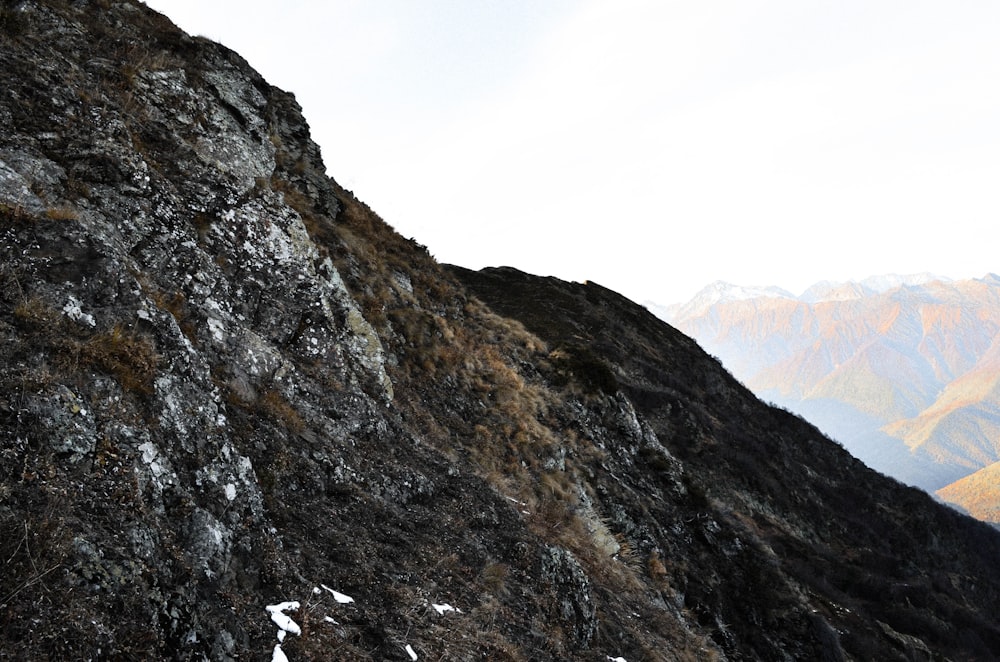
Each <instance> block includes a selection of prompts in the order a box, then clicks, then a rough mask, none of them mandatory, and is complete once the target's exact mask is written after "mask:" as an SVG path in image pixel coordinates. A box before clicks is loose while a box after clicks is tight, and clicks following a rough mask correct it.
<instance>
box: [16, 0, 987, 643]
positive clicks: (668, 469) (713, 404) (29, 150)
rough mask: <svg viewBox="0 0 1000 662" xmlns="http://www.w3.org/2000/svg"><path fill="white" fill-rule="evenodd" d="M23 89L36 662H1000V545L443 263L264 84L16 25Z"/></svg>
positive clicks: (23, 396)
mask: <svg viewBox="0 0 1000 662" xmlns="http://www.w3.org/2000/svg"><path fill="white" fill-rule="evenodd" d="M0 80H2V86H0V342H2V346H3V354H2V356H3V359H2V362H0V658H3V659H23V660H28V659H30V660H35V659H38V660H45V659H51V660H75V659H81V660H82V659H120V660H126V659H128V660H135V659H176V660H196V659H212V660H233V659H282V658H283V656H287V658H288V659H291V660H310V659H311V660H328V659H341V660H365V659H371V660H412V659H452V660H478V659H488V660H528V659H530V660H594V661H601V662H603V661H605V660H607V659H608V658H609V657H610V658H612V659H616V658H624V659H626V660H630V661H631V662H635V661H636V660H677V659H680V660H683V659H688V660H703V659H720V660H721V659H731V660H737V659H810V660H823V659H827V660H841V659H884V660H894V659H897V660H905V659H946V658H950V659H990V658H991V656H993V655H994V654H995V653H996V652H997V651H1000V627H998V626H997V624H996V622H995V619H994V617H995V614H997V613H1000V571H998V570H997V569H996V566H995V559H996V558H998V555H1000V536H998V535H997V532H995V531H994V530H992V529H990V528H989V527H986V526H984V525H982V524H980V523H978V522H975V521H974V520H972V519H970V518H967V517H963V516H961V515H958V514H956V513H953V512H952V511H950V510H947V509H945V508H942V507H939V506H938V505H936V504H934V503H933V502H932V501H931V500H930V499H929V498H928V497H927V496H926V495H925V494H923V493H921V492H918V491H916V490H913V489H909V488H905V487H903V486H901V485H899V484H898V483H895V482H894V481H891V480H888V479H886V478H884V477H882V476H879V475H877V474H874V473H872V472H870V471H868V470H867V469H865V468H864V467H863V466H861V465H860V464H859V463H858V462H857V461H855V460H853V459H852V458H851V457H850V456H849V455H848V454H847V453H846V452H844V451H843V450H842V449H840V448H839V447H838V446H837V445H835V444H833V443H832V442H830V441H829V440H827V439H826V438H824V437H823V436H822V435H821V434H820V433H819V432H818V431H817V430H815V428H813V427H811V426H809V425H808V424H806V423H805V422H804V421H802V420H801V419H799V418H796V417H794V416H792V415H790V414H788V413H787V412H783V411H781V410H776V409H773V408H770V407H767V406H765V405H763V404H762V403H760V402H759V401H757V400H756V399H755V398H754V397H753V396H752V395H751V394H750V393H749V392H747V391H746V390H745V389H743V388H742V387H741V386H740V385H739V384H738V383H737V382H735V380H733V379H732V378H731V377H730V376H729V375H728V374H727V373H726V372H725V371H724V370H723V369H722V368H721V366H720V365H719V364H718V363H717V362H715V361H713V360H712V359H710V358H709V357H708V356H706V355H705V354H704V353H703V352H702V351H701V350H700V349H699V348H698V347H697V345H695V343H694V342H693V341H691V340H690V339H688V338H687V337H685V336H683V335H681V334H680V333H678V332H676V331H675V330H674V329H672V328H671V327H669V326H667V325H665V324H663V323H661V322H660V321H658V320H657V319H656V318H655V317H653V316H652V315H651V314H649V313H648V312H647V311H645V310H644V309H643V308H641V307H638V306H636V305H634V304H632V303H631V302H629V301H627V300H625V299H623V298H622V297H620V296H618V295H616V294H614V293H613V292H610V291H608V290H605V289H603V288H601V287H600V286H597V285H594V284H585V285H584V284H575V283H564V282H560V281H557V280H553V279H541V278H536V277H533V276H528V275H526V274H521V273H519V272H516V271H513V270H509V269H508V270H504V269H501V270H490V271H486V272H482V273H472V272H467V271H465V270H461V269H458V268H454V269H449V268H445V267H442V266H441V265H439V264H437V263H436V262H435V261H434V260H433V258H432V257H431V256H430V254H429V253H428V252H427V250H426V249H425V248H424V247H422V246H420V245H418V244H416V243H415V242H413V241H411V240H406V239H403V238H402V237H400V236H398V235H397V234H395V233H394V232H393V231H392V230H391V229H390V228H389V227H388V226H387V225H386V224H385V223H384V222H383V221H382V220H381V219H380V218H378V216H376V215H375V214H374V213H372V212H371V211H370V210H369V209H368V208H367V207H366V206H364V205H363V204H362V203H360V202H359V201H358V200H357V199H356V198H355V197H354V196H353V195H352V194H351V193H350V192H348V191H345V190H344V189H343V188H341V187H340V186H338V185H337V183H336V182H335V181H334V180H332V179H330V178H328V177H327V176H326V174H325V169H324V167H323V164H322V161H321V158H320V153H319V149H318V148H317V146H316V145H315V144H313V143H312V142H311V140H310V138H309V131H308V127H307V125H306V124H305V122H304V120H303V119H302V117H301V114H300V111H299V108H298V107H297V105H296V103H295V101H294V98H293V97H292V96H291V95H289V94H287V93H285V92H282V91H280V90H277V89H275V88H273V87H271V86H269V85H268V84H267V83H266V82H265V81H264V80H262V79H261V78H260V77H259V76H258V75H257V74H256V73H255V72H254V71H253V70H252V69H251V68H250V67H249V66H248V65H247V64H246V63H245V62H244V61H243V60H242V59H241V58H240V57H239V56H238V55H236V54H235V53H232V52H231V51H228V50H227V49H225V48H224V47H222V46H219V45H217V44H214V43H211V42H209V41H206V40H203V39H196V38H191V37H188V36H187V35H185V34H183V33H182V32H180V31H179V30H177V29H176V28H175V27H174V26H173V25H172V24H171V23H170V22H169V21H168V20H167V19H165V18H164V17H162V16H160V15H158V14H156V13H155V12H152V11H150V10H148V9H147V8H146V7H145V6H144V5H142V4H141V3H136V2H128V1H122V2H114V1H111V2H109V1H103V2H102V1H97V2H68V1H67V2H61V1H59V0H53V1H51V2H40V1H30V0H29V1H23V2H14V3H10V2H6V3H4V4H3V5H2V9H0ZM333 148H335V146H333ZM428 204H433V196H432V195H431V196H428ZM279 635H280V636H279Z"/></svg>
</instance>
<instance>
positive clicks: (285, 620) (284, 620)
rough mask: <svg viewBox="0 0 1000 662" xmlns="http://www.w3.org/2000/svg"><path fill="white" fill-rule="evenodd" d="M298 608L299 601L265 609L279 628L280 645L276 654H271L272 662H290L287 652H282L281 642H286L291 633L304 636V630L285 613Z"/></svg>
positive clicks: (276, 647)
mask: <svg viewBox="0 0 1000 662" xmlns="http://www.w3.org/2000/svg"><path fill="white" fill-rule="evenodd" d="M298 608H299V603H298V602H297V601H291V602H281V603H278V604H276V605H268V606H267V607H265V608H264V609H266V610H267V613H269V614H271V620H272V621H274V624H275V625H277V626H278V643H276V644H275V645H274V652H273V653H271V662H288V657H287V656H286V655H285V651H283V650H281V642H283V641H284V640H285V635H286V634H288V633H289V632H291V633H292V634H302V628H300V627H299V624H298V623H296V622H295V621H293V620H292V619H291V617H290V616H289V615H288V614H286V613H285V612H286V611H295V610H296V609H298Z"/></svg>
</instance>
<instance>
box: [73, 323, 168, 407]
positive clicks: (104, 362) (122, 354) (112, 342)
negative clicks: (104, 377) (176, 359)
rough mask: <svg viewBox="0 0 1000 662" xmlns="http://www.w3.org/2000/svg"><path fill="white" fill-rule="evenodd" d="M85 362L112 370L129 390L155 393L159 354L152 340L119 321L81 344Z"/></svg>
mask: <svg viewBox="0 0 1000 662" xmlns="http://www.w3.org/2000/svg"><path fill="white" fill-rule="evenodd" d="M79 357H80V360H81V362H85V363H88V364H91V365H93V366H95V367H97V368H99V369H100V370H102V371H104V372H107V373H110V374H111V375H113V376H114V377H115V379H117V380H118V383H120V384H121V385H122V387H123V388H124V389H126V390H129V391H137V392H140V393H152V391H153V379H154V378H155V377H156V368H157V365H158V364H159V356H158V355H157V353H156V348H155V346H154V345H153V342H152V340H150V339H149V338H148V337H146V336H144V335H140V334H138V333H136V332H134V331H128V330H126V329H125V327H123V326H122V325H121V324H116V325H115V326H114V327H113V328H112V329H111V330H110V331H104V332H101V333H97V334H95V335H94V336H92V337H91V338H89V339H88V340H86V341H85V342H83V343H82V344H81V345H80V350H79Z"/></svg>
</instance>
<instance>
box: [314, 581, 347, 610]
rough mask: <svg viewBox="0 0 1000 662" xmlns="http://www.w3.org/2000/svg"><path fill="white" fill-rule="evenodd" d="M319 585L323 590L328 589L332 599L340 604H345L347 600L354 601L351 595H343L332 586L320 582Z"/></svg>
mask: <svg viewBox="0 0 1000 662" xmlns="http://www.w3.org/2000/svg"><path fill="white" fill-rule="evenodd" d="M320 586H322V587H323V589H324V590H326V591H329V592H330V594H331V595H332V596H333V599H334V600H336V601H337V602H339V603H340V604H342V605H346V604H347V603H349V602H354V598H352V597H351V596H349V595H344V594H343V593H340V592H339V591H334V590H333V589H332V588H330V587H329V586H327V585H326V584H320Z"/></svg>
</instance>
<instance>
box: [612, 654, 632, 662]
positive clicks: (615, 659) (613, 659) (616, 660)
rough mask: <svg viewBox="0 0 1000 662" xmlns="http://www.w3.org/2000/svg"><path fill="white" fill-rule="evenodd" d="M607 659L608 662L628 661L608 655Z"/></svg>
mask: <svg viewBox="0 0 1000 662" xmlns="http://www.w3.org/2000/svg"><path fill="white" fill-rule="evenodd" d="M608 659H609V660H610V661H611V662H628V660H626V659H625V658H624V657H611V656H610V655H609V656H608Z"/></svg>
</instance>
